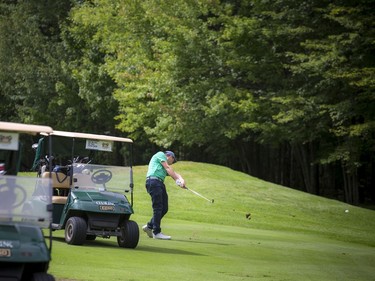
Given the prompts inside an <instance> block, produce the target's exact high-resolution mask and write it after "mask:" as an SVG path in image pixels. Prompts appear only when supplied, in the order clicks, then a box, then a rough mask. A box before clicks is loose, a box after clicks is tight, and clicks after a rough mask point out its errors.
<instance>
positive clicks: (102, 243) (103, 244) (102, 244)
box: [52, 237, 205, 256]
mask: <svg viewBox="0 0 375 281" xmlns="http://www.w3.org/2000/svg"><path fill="white" fill-rule="evenodd" d="M52 240H53V241H55V242H61V243H66V242H65V238H64V237H53V238H52ZM173 241H179V242H196V243H203V244H204V242H198V241H186V240H173ZM166 243H168V241H166ZM68 246H69V247H85V246H86V247H94V248H108V247H111V248H118V249H119V250H122V251H123V250H124V248H121V247H119V246H118V245H117V243H116V242H114V241H110V240H103V239H100V238H99V239H97V240H94V241H86V242H85V243H84V244H83V245H80V246H77V245H68ZM126 250H134V251H142V252H152V253H162V254H175V255H190V256H205V255H202V254H198V253H194V252H191V251H185V250H181V249H168V248H165V247H156V246H147V245H138V246H137V247H136V248H135V249H126Z"/></svg>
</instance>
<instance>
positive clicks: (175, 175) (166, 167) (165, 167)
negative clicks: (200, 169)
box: [161, 162, 183, 180]
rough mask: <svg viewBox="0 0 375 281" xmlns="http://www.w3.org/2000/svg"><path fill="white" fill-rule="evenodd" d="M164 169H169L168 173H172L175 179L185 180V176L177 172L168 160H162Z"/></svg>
mask: <svg viewBox="0 0 375 281" xmlns="http://www.w3.org/2000/svg"><path fill="white" fill-rule="evenodd" d="M161 163H162V165H163V167H164V169H165V170H166V171H167V174H168V175H170V176H171V177H172V178H173V179H174V180H178V179H179V180H183V178H182V177H181V175H180V174H177V173H176V172H175V171H173V169H172V168H171V166H169V165H168V163H167V162H161Z"/></svg>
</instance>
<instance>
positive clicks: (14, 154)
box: [0, 122, 52, 228]
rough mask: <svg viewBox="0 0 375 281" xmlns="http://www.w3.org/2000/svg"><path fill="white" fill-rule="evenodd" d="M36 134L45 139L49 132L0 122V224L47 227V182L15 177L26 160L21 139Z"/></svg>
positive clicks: (48, 180)
mask: <svg viewBox="0 0 375 281" xmlns="http://www.w3.org/2000/svg"><path fill="white" fill-rule="evenodd" d="M39 133H43V134H44V135H49V134H51V133H52V128H51V127H48V126H39V125H28V124H21V123H10V122H0V152H1V153H0V155H5V157H4V158H5V159H0V160H2V161H3V162H2V161H0V162H2V163H0V164H1V167H2V168H1V173H0V223H1V222H5V223H8V222H11V223H13V222H22V223H32V224H36V225H39V226H41V227H45V228H48V227H49V224H50V222H51V217H52V212H51V202H52V200H51V197H52V196H51V195H52V185H51V179H49V178H43V179H42V178H37V177H27V176H21V175H17V174H18V171H19V167H20V163H21V160H22V158H23V157H24V156H26V155H24V154H23V153H22V148H24V144H23V140H25V138H24V137H25V136H28V137H29V136H30V135H37V134H39ZM24 150H25V149H24ZM29 164H30V165H31V163H29ZM29 168H31V167H29Z"/></svg>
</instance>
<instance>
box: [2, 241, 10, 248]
mask: <svg viewBox="0 0 375 281" xmlns="http://www.w3.org/2000/svg"><path fill="white" fill-rule="evenodd" d="M0 248H13V242H12V241H7V240H0Z"/></svg>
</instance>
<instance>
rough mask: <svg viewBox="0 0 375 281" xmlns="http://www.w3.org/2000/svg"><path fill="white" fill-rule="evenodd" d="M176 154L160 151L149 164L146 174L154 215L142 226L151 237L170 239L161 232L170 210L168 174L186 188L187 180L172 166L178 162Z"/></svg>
mask: <svg viewBox="0 0 375 281" xmlns="http://www.w3.org/2000/svg"><path fill="white" fill-rule="evenodd" d="M176 162H177V160H176V156H175V154H174V153H173V152H172V151H165V152H162V151H159V152H158V153H156V154H154V156H152V158H151V160H150V163H149V164H148V171H147V176H146V189H147V192H148V194H150V196H151V201H152V210H153V216H152V218H151V220H150V221H149V222H148V223H147V224H146V225H144V226H143V227H142V229H143V231H144V232H146V233H147V235H148V236H149V237H150V238H154V239H164V240H169V239H171V236H168V235H164V234H163V233H162V232H161V228H160V224H161V219H162V218H163V217H164V216H165V214H166V213H167V212H168V194H167V190H166V188H165V185H164V179H165V177H166V176H168V175H169V176H171V177H172V178H173V179H174V180H175V181H176V184H177V185H179V186H180V187H181V188H185V180H184V179H183V178H182V177H181V175H179V174H177V173H176V172H175V171H173V169H172V168H171V165H172V164H173V163H176Z"/></svg>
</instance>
